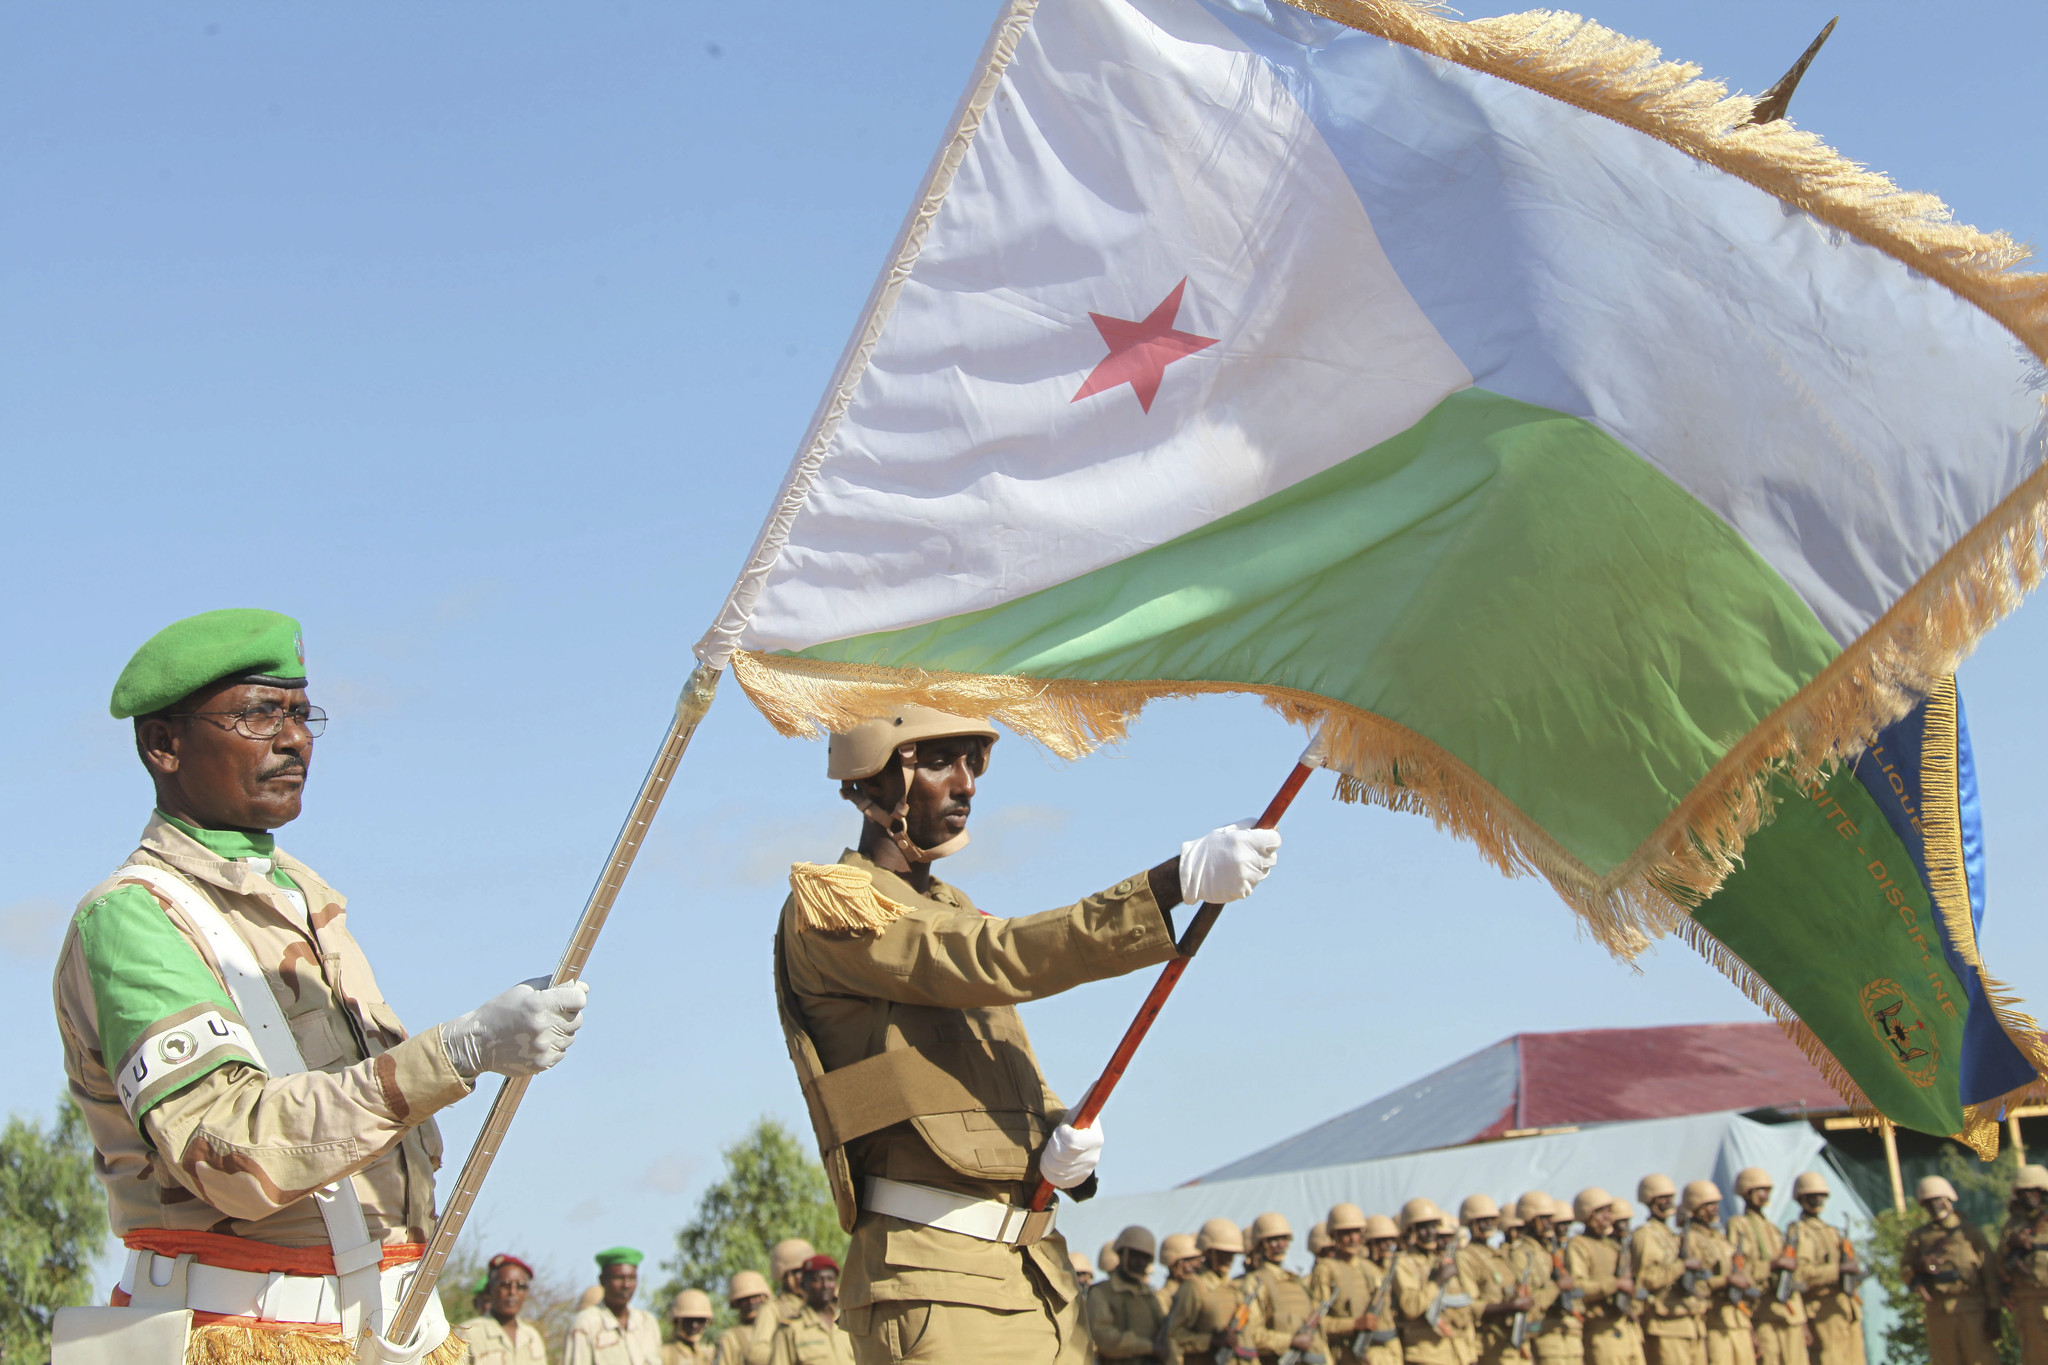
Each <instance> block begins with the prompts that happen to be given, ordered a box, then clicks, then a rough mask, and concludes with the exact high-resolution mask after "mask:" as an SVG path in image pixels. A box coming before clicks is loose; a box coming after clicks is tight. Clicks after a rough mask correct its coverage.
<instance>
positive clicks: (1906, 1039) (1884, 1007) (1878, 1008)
mask: <svg viewBox="0 0 2048 1365" xmlns="http://www.w3.org/2000/svg"><path fill="white" fill-rule="evenodd" d="M1863 1017H1864V1018H1866V1019H1868V1020H1869V1021H1870V1027H1871V1030H1872V1031H1873V1032H1875V1033H1876V1034H1877V1040H1878V1041H1879V1042H1881V1043H1883V1044H1884V1045H1885V1050H1886V1051H1888V1052H1890V1053H1891V1056H1892V1060H1893V1061H1894V1062H1896V1063H1898V1067H1899V1070H1901V1071H1903V1072H1905V1073H1906V1079H1907V1080H1909V1081H1911V1082H1912V1083H1913V1084H1915V1085H1917V1086H1919V1087H1920V1088H1921V1089H1923V1090H1924V1089H1926V1088H1927V1087H1928V1086H1930V1085H1933V1084H1934V1073H1935V1072H1936V1071H1938V1070H1939V1069H1940V1068H1941V1041H1940V1040H1939V1039H1938V1038H1936V1037H1935V1036H1934V1026H1933V1025H1932V1024H1930V1023H1928V1022H1927V1018H1926V1016H1925V1015H1923V1014H1921V1013H1920V1007H1919V1006H1917V1005H1915V1004H1914V1003H1913V997H1912V996H1910V995H1907V994H1906V988H1905V987H1904V986H1901V985H1900V984H1899V983H1898V982H1896V981H1894V980H1892V979H1891V978H1890V977H1885V976H1881V977H1879V978H1878V979H1877V980H1875V981H1873V982H1871V983H1870V984H1869V985H1867V986H1865V987H1864V988H1863Z"/></svg>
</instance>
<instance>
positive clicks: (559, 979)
mask: <svg viewBox="0 0 2048 1365" xmlns="http://www.w3.org/2000/svg"><path fill="white" fill-rule="evenodd" d="M721 671H722V670H720V669H716V668H712V667H710V666H709V665H707V664H698V665H697V666H696V667H695V668H694V669H692V670H691V671H690V679H689V681H688V682H687V683H685V684H684V685H683V693H682V695H681V696H680V697H678V698H677V699H676V714H675V719H674V720H673V721H671V722H670V723H669V727H668V733H667V734H666V735H664V736H663V737H662V741H661V748H660V749H659V750H657V751H656V753H655V755H654V763H653V764H652V766H650V767H649V768H648V769H647V776H646V778H645V779H643V780H642V781H641V783H640V794H639V795H638V796H637V797H635V798H634V800H633V809H632V811H631V812H630V813H629V814H628V815H627V816H626V823H625V825H624V826H623V827H622V828H621V829H620V830H619V837H618V838H617V839H616V840H614V841H613V842H612V852H611V857H609V858H607V859H606V860H605V865H604V871H603V873H601V874H600V875H599V877H598V879H597V885H596V886H594V887H592V888H591V891H590V899H589V900H587V901H585V902H584V905H583V914H582V916H581V917H580V918H579V919H578V920H577V921H576V930H575V932H574V933H572V934H570V935H569V946H568V947H567V948H565V949H564V950H563V951H562V960H561V961H560V962H558V963H557V964H556V965H555V974H554V977H553V980H552V984H554V985H557V986H559V985H561V984H563V983H564V982H567V981H574V980H576V978H577V977H579V976H581V975H582V974H583V967H584V964H585V963H587V962H589V961H590V950H591V949H592V948H594V947H596V946H597V936H598V934H599V933H601V932H602V931H603V930H604V922H605V919H606V917H607V916H609V915H610V914H611V912H612V902H613V901H615V900H617V899H618V895H619V888H620V887H621V886H622V885H624V884H625V880H626V874H627V873H628V872H630V871H632V870H633V859H634V858H635V857H636V856H638V854H639V852H640V845H641V842H642V841H643V840H644V839H645V838H646V837H647V827H648V826H649V825H651V824H653V823H654V813H655V812H656V811H657V810H659V809H661V798H662V797H663V796H665V795H667V794H668V784H669V780H670V779H671V778H673V777H674V776H675V772H676V765H677V764H678V763H680V762H682V758H683V751H684V750H686V749H688V748H689V747H690V738H691V736H693V735H695V734H696V733H697V725H698V723H699V722H701V721H702V720H703V719H704V713H705V712H706V711H708V710H710V709H711V698H712V695H713V694H714V693H715V692H716V691H717V690H718V675H719V673H720V672H721ZM532 1079H533V1078H532V1077H531V1076H508V1077H506V1078H505V1083H504V1084H503V1085H502V1086H500V1087H498V1096H497V1098H496V1099H494V1100H492V1101H491V1112H490V1113H489V1115H487V1116H486V1117H485V1119H484V1126H483V1130H482V1131H481V1132H479V1133H478V1134H477V1135H476V1142H475V1144H474V1145H473V1146H471V1147H470V1149H469V1159H468V1160H466V1161H464V1162H463V1163H462V1174H461V1175H459V1176H457V1177H456V1180H455V1188H454V1189H453V1190H452V1191H450V1193H449V1195H448V1199H447V1202H446V1203H445V1204H444V1205H443V1206H442V1210H441V1217H440V1220H439V1221H438V1222H436V1223H435V1224H434V1235H433V1236H432V1237H431V1238H430V1239H428V1242H427V1254H426V1255H425V1256H423V1257H421V1258H420V1263H419V1269H418V1270H417V1271H415V1272H414V1274H413V1276H412V1279H411V1281H410V1282H409V1283H408V1284H407V1286H406V1290H405V1296H404V1297H403V1298H402V1299H400V1300H399V1304H398V1312H397V1313H396V1314H395V1315H394V1316H393V1317H392V1319H391V1323H390V1325H389V1327H388V1328H387V1329H386V1331H385V1333H384V1335H385V1339H386V1340H389V1341H392V1342H397V1343H400V1344H403V1343H407V1342H410V1341H411V1340H412V1338H413V1335H414V1333H415V1332H417V1331H418V1330H419V1324H420V1318H421V1316H422V1315H423V1314H424V1313H425V1312H426V1310H427V1301H428V1299H430V1298H431V1297H432V1296H433V1293H434V1285H435V1283H436V1282H437V1281H438V1280H439V1279H440V1278H441V1269H442V1267H443V1266H445V1265H446V1264H447V1262H448V1253H449V1252H450V1251H452V1250H454V1248H455V1239H456V1237H457V1236H458V1235H459V1234H460V1233H461V1231H462V1225H463V1223H464V1222H465V1221H467V1220H468V1218H469V1211H470V1208H471V1206H472V1205H473V1204H475V1202H476V1196H477V1191H478V1190H480V1189H482V1188H483V1183H484V1177H485V1176H487V1175H489V1174H490V1172H491V1162H492V1161H493V1160H495V1159H496V1158H497V1155H498V1149H499V1148H500V1147H501V1146H503V1145H504V1141H505V1133H506V1130H508V1129H509V1128H511V1126H512V1116H513V1115H514V1114H516V1113H518V1111H519V1101H520V1100H521V1099H523V1098H525V1096H526V1087H527V1084H528V1083H529V1082H530V1081H531V1080H532Z"/></svg>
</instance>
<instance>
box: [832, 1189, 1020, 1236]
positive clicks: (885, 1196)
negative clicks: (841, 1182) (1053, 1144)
mask: <svg viewBox="0 0 2048 1365" xmlns="http://www.w3.org/2000/svg"><path fill="white" fill-rule="evenodd" d="M867 1193H868V1197H867V1198H866V1199H865V1200H863V1201H862V1203H861V1207H862V1208H863V1209H866V1210H867V1211H868V1212H870V1213H881V1214H887V1215H888V1216H889V1217H891V1218H901V1219H902V1220H903V1221H904V1222H906V1223H922V1224H924V1225H925V1226H926V1227H931V1228H940V1229H943V1230H944V1231H946V1232H957V1233H959V1234H961V1235H962V1236H964V1237H978V1238H980V1239H981V1240H982V1241H984V1242H1001V1243H1003V1244H1004V1245H1006V1246H1016V1245H1018V1244H1019V1243H1020V1242H1024V1241H1026V1240H1027V1238H1026V1231H1027V1227H1026V1220H1028V1219H1031V1217H1032V1214H1031V1210H1029V1209H1020V1208H1017V1207H1015V1206H1013V1205H1010V1204H1005V1203H1004V1202H1003V1201H1002V1200H1000V1199H976V1198H974V1197H973V1196H972V1195H965V1194H954V1193H953V1192H952V1191H951V1190H935V1189H933V1188H932V1187H931V1186H929V1185H912V1184H909V1183H907V1182H905V1181H902V1180H890V1179H888V1178H886V1177H884V1176H879V1175H871V1176H869V1177H868V1191H867ZM1038 1217H1039V1218H1040V1219H1042V1220H1044V1222H1043V1224H1042V1226H1039V1227H1036V1228H1033V1229H1031V1230H1032V1231H1036V1232H1037V1234H1038V1236H1036V1237H1031V1238H1029V1239H1028V1240H1029V1241H1034V1242H1035V1241H1037V1240H1038V1239H1039V1237H1043V1236H1044V1235H1045V1234H1046V1233H1047V1232H1050V1231H1051V1230H1052V1223H1051V1219H1052V1214H1051V1212H1050V1211H1049V1210H1048V1211H1047V1212H1046V1213H1043V1214H1040V1215H1038Z"/></svg>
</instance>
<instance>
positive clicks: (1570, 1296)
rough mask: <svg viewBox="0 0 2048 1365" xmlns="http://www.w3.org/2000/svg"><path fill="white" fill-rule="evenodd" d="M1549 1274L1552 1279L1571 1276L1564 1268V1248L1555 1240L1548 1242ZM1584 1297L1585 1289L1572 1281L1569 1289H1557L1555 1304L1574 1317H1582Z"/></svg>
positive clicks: (1583, 1313) (1584, 1312)
mask: <svg viewBox="0 0 2048 1365" xmlns="http://www.w3.org/2000/svg"><path fill="white" fill-rule="evenodd" d="M1550 1276H1551V1279H1552V1280H1560V1279H1569V1278H1570V1277H1571V1272H1570V1271H1568V1270H1566V1269H1565V1268H1564V1248H1563V1247H1562V1246H1560V1245H1559V1244H1558V1243H1556V1242H1552V1243H1551V1244H1550ZM1585 1299H1586V1291H1585V1290H1583V1289H1581V1288H1579V1287H1578V1284H1577V1283H1576V1282H1574V1283H1573V1285H1572V1287H1571V1288H1570V1289H1560V1290H1559V1291H1558V1294H1557V1306H1558V1307H1560V1308H1562V1309H1564V1311H1565V1312H1567V1313H1569V1314H1570V1315H1571V1316H1573V1317H1575V1318H1583V1317H1585V1316H1586V1307H1585Z"/></svg>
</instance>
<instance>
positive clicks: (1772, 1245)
mask: <svg viewBox="0 0 2048 1365" xmlns="http://www.w3.org/2000/svg"><path fill="white" fill-rule="evenodd" d="M1728 1239H1729V1241H1731V1242H1733V1243H1734V1245H1735V1249H1736V1250H1737V1251H1740V1252H1741V1253H1742V1256H1743V1264H1744V1266H1745V1268H1746V1269H1747V1270H1748V1272H1749V1278H1750V1279H1752V1280H1754V1281H1756V1285H1757V1288H1758V1289H1761V1290H1762V1291H1763V1297H1762V1298H1760V1299H1758V1300H1756V1302H1755V1303H1754V1305H1752V1312H1751V1319H1752V1321H1755V1322H1774V1323H1777V1324H1778V1325H1780V1326H1783V1327H1797V1326H1799V1325H1800V1324H1801V1323H1803V1322H1805V1321H1806V1304H1805V1301H1804V1300H1802V1299H1801V1298H1800V1297H1799V1281H1798V1278H1797V1271H1796V1270H1795V1271H1794V1279H1793V1282H1792V1297H1791V1298H1789V1299H1787V1300H1785V1301H1784V1302H1783V1303H1779V1302H1778V1272H1777V1271H1775V1270H1773V1269H1771V1268H1770V1267H1771V1262H1772V1261H1774V1260H1776V1259H1777V1258H1778V1254H1779V1253H1780V1252H1782V1251H1783V1250H1784V1249H1785V1234H1783V1233H1782V1232H1780V1231H1778V1229H1777V1228H1776V1227H1774V1226H1772V1224H1771V1220H1770V1219H1768V1218H1766V1217H1764V1216H1763V1215H1762V1214H1760V1213H1752V1212H1747V1211H1745V1212H1743V1213H1740V1214H1738V1215H1736V1217H1735V1218H1734V1220H1733V1221H1732V1222H1730V1223H1729V1224H1728Z"/></svg>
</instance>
